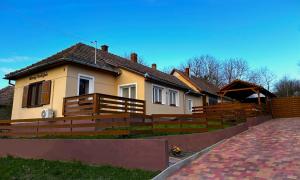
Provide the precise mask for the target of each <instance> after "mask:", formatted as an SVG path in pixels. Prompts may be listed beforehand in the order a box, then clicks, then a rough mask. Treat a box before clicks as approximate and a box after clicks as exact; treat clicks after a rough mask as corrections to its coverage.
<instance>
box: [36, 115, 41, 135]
mask: <svg viewBox="0 0 300 180" xmlns="http://www.w3.org/2000/svg"><path fill="white" fill-rule="evenodd" d="M39 126H40V120H39V119H38V120H37V127H36V137H39Z"/></svg>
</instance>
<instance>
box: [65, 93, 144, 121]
mask: <svg viewBox="0 0 300 180" xmlns="http://www.w3.org/2000/svg"><path fill="white" fill-rule="evenodd" d="M116 113H118V114H119V113H130V114H140V115H145V113H146V103H145V101H143V100H138V99H132V98H125V97H120V96H112V95H107V94H100V93H93V94H87V95H81V96H73V97H66V98H64V106H63V115H64V116H83V115H85V116H91V115H99V114H116Z"/></svg>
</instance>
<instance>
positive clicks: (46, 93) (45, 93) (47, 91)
mask: <svg viewBox="0 0 300 180" xmlns="http://www.w3.org/2000/svg"><path fill="white" fill-rule="evenodd" d="M50 95H51V80H49V81H44V82H43V83H42V91H41V105H47V104H50Z"/></svg>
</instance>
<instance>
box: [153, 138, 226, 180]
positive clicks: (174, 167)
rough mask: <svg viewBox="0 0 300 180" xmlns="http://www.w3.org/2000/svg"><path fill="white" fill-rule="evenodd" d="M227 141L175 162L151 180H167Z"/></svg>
mask: <svg viewBox="0 0 300 180" xmlns="http://www.w3.org/2000/svg"><path fill="white" fill-rule="evenodd" d="M226 140H227V139H223V140H222V141H219V142H217V143H216V144H214V145H212V146H209V147H207V148H205V149H203V150H201V151H199V152H197V153H195V154H193V155H191V156H190V157H187V158H185V159H183V160H181V161H179V162H177V163H176V164H173V165H172V166H170V167H168V168H167V169H165V170H163V171H162V172H161V173H159V174H158V175H157V176H155V177H154V178H153V179H152V180H163V179H167V177H169V176H170V175H171V174H173V173H174V172H175V171H177V170H179V169H180V168H182V167H183V166H185V165H187V164H189V163H190V162H192V161H193V160H195V159H197V158H198V157H200V156H201V155H203V154H205V153H207V152H208V151H210V150H211V149H212V148H214V147H215V146H217V145H219V144H221V143H223V142H224V141H226Z"/></svg>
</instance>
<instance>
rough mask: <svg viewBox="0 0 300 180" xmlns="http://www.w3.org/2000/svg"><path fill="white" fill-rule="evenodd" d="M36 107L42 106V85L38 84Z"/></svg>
mask: <svg viewBox="0 0 300 180" xmlns="http://www.w3.org/2000/svg"><path fill="white" fill-rule="evenodd" d="M36 96H37V97H36V105H40V104H41V99H42V83H39V84H37V95H36Z"/></svg>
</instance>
